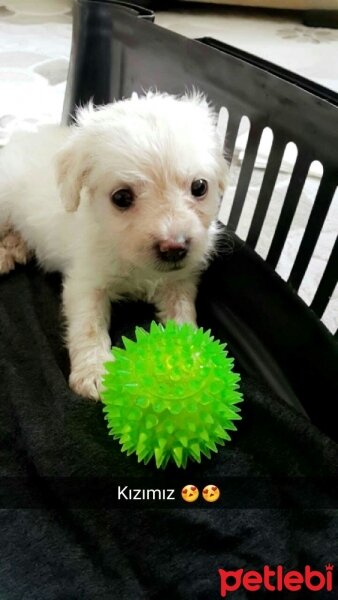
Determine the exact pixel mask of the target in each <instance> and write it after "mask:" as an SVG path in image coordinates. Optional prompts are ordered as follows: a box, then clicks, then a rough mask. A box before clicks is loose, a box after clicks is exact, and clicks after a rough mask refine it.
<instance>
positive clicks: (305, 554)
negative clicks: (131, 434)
mask: <svg viewBox="0 0 338 600" xmlns="http://www.w3.org/2000/svg"><path fill="white" fill-rule="evenodd" d="M60 291H61V280H60V277H59V276H58V275H44V274H43V273H41V272H40V271H39V269H38V268H37V267H36V265H35V264H34V263H32V264H31V265H29V266H28V267H26V268H18V269H17V270H16V271H15V272H14V273H12V274H10V275H9V276H6V277H3V278H2V279H1V281H0V300H1V304H0V327H1V336H0V370H1V397H0V465H1V479H0V509H1V510H0V597H1V598H3V599H6V600H19V599H20V600H21V599H24V600H52V599H53V600H54V599H55V600H56V599H57V600H61V599H64V600H71V599H74V600H79V599H85V600H96V599H97V600H112V599H115V598H116V599H121V600H122V599H130V600H134V599H143V598H144V599H152V598H154V599H155V598H156V599H157V598H158V599H160V598H161V599H163V598H167V597H168V598H169V597H171V598H177V599H180V598H182V600H183V599H184V600H189V599H203V600H204V599H205V600H210V599H213V598H219V597H220V578H219V574H218V569H219V568H224V569H228V570H236V569H240V568H243V569H245V570H247V569H250V568H252V569H256V570H258V571H260V572H261V571H262V569H263V566H264V565H270V566H271V568H272V567H274V566H277V565H283V567H284V569H286V570H287V569H299V570H302V569H303V568H304V566H305V565H310V566H311V568H312V569H318V570H320V571H322V572H324V573H325V565H327V563H335V560H336V558H337V550H338V522H337V517H338V513H337V508H338V496H337V479H336V477H337V467H338V453H337V445H336V443H335V442H334V440H333V438H334V437H335V431H336V429H337V427H336V425H335V423H334V420H333V417H332V415H330V405H332V404H331V403H332V402H334V401H335V400H337V397H338V395H337V377H336V374H337V364H338V362H336V361H337V360H338V357H337V350H336V348H335V346H334V343H333V341H332V340H331V339H330V338H329V336H328V335H327V333H326V332H325V330H324V328H323V327H322V326H321V325H320V324H319V323H317V322H316V320H315V318H314V317H313V316H312V315H308V314H306V313H307V312H308V311H307V309H306V308H305V306H304V305H303V304H302V303H301V302H300V301H299V299H297V298H296V297H293V296H292V294H291V293H290V291H289V290H287V289H286V286H285V285H284V284H283V283H282V282H281V281H280V280H279V278H278V277H277V276H275V275H272V274H270V273H268V269H267V268H266V267H265V265H264V263H263V261H260V259H258V258H257V257H255V256H254V255H253V253H251V252H250V251H249V250H248V249H247V248H245V247H242V248H241V245H240V244H238V247H235V249H234V251H233V252H232V253H230V254H229V253H227V252H225V253H224V254H223V253H221V254H220V256H219V257H218V258H217V260H215V261H214V263H213V265H212V266H211V268H210V269H209V270H208V272H207V273H206V275H205V277H204V279H203V282H202V284H201V292H200V296H199V300H198V314H199V320H200V324H201V325H203V326H205V327H208V326H211V327H212V329H213V331H214V333H215V335H216V336H217V337H219V338H221V339H222V340H225V341H226V340H227V341H228V342H229V349H230V351H231V352H232V353H233V355H234V356H235V358H236V368H237V371H239V372H241V374H242V390H243V393H244V397H245V401H244V403H243V404H242V405H241V406H242V417H243V420H242V421H241V422H239V425H238V431H237V432H234V434H233V436H232V441H231V442H229V443H227V444H226V445H225V446H224V447H223V448H221V449H220V451H219V453H218V454H213V457H212V459H211V460H207V459H204V460H203V461H202V463H201V464H200V465H198V464H196V463H194V464H193V463H191V464H190V465H189V466H188V468H187V470H186V471H182V472H181V471H178V470H177V469H176V468H175V467H174V465H172V466H169V467H168V468H167V469H166V470H165V471H164V472H162V471H161V472H159V471H157V470H156V469H155V467H154V466H153V465H152V464H149V465H148V466H144V465H138V464H137V461H136V459H135V457H134V456H131V457H127V456H126V455H124V454H122V453H121V452H120V449H119V444H118V443H117V442H116V441H113V440H112V438H111V437H109V436H108V434H107V427H106V422H105V420H104V418H103V413H102V407H101V405H100V404H95V403H93V402H90V401H89V400H86V399H84V398H80V397H78V396H76V395H75V394H73V393H72V392H71V391H70V390H69V388H68V385H67V377H68V373H69V363H68V356H67V352H66V350H65V348H64V346H63V344H62V325H61V317H60ZM152 318H153V312H152V308H151V307H149V306H147V305H143V304H141V303H136V304H134V305H130V304H129V305H126V304H121V305H119V306H117V307H115V308H114V310H113V318H112V331H111V334H112V339H113V342H114V343H117V344H119V343H120V338H121V335H122V334H124V335H126V334H127V335H132V334H133V330H134V327H135V325H136V324H139V325H144V326H147V324H148V323H149V322H150V320H151V319H152ZM287 330H288V331H287ZM305 413H306V414H305ZM189 483H191V484H194V485H197V486H198V488H199V489H200V497H199V499H198V500H197V502H196V503H194V504H189V505H188V504H185V503H184V502H183V500H182V498H181V493H180V490H181V488H182V487H183V485H185V484H189ZM210 483H213V484H216V485H218V487H219V488H220V490H221V497H220V499H219V501H218V502H217V503H215V504H209V505H208V504H207V503H206V502H205V501H204V500H203V499H202V498H201V489H202V488H203V486H204V485H206V484H210ZM119 485H120V486H122V487H123V488H124V487H125V486H128V488H127V489H128V490H133V489H148V488H156V489H160V490H168V489H174V497H175V500H174V501H171V500H168V499H167V500H163V501H162V500H156V501H155V502H152V501H146V500H144V501H140V503H138V501H137V500H134V501H133V500H126V499H125V497H124V495H123V494H122V497H121V498H120V500H118V486H119ZM336 568H338V564H337V561H336ZM266 593H267V592H266ZM335 593H336V594H337V589H336V592H335ZM316 595H317V596H318V598H326V597H327V598H332V597H337V596H334V592H332V593H330V592H326V591H321V592H319V593H317V594H316ZM316 595H315V596H316ZM263 596H264V597H265V592H264V591H263V590H261V591H260V592H258V593H257V598H261V597H263ZM277 596H278V597H282V598H288V597H289V596H290V597H292V598H293V597H300V598H307V597H309V598H312V597H315V596H313V593H312V592H307V591H305V590H303V591H301V592H299V595H298V596H297V594H296V595H295V594H293V593H290V592H286V591H284V592H283V593H282V594H277ZM227 597H229V598H232V597H233V598H247V597H250V598H252V597H253V598H254V597H255V594H252V593H251V592H250V593H249V592H246V591H245V590H244V589H243V588H241V589H240V590H238V591H237V592H234V593H233V594H230V593H229V594H228V596H227Z"/></svg>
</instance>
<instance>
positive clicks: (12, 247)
mask: <svg viewBox="0 0 338 600" xmlns="http://www.w3.org/2000/svg"><path fill="white" fill-rule="evenodd" d="M1 245H2V246H3V247H4V248H5V249H6V250H7V251H8V252H9V253H10V254H11V256H12V258H13V260H14V262H16V263H18V264H20V265H25V264H26V262H27V260H28V259H29V257H30V253H29V251H28V248H27V244H26V242H25V241H24V240H23V239H22V237H21V236H20V235H19V234H18V233H16V232H15V231H10V232H9V233H8V234H7V235H6V236H5V237H4V238H3V239H2V240H1Z"/></svg>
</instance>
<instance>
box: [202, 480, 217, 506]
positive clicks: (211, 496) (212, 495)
mask: <svg viewBox="0 0 338 600" xmlns="http://www.w3.org/2000/svg"><path fill="white" fill-rule="evenodd" d="M220 495H221V492H220V491H219V488H218V487H217V485H212V484H210V485H206V486H205V488H203V492H202V496H203V498H204V500H206V501H207V502H216V500H218V498H219V497H220Z"/></svg>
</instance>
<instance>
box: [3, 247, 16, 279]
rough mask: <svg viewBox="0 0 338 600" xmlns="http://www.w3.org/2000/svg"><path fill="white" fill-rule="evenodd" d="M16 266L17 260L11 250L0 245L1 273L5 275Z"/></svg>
mask: <svg viewBox="0 0 338 600" xmlns="http://www.w3.org/2000/svg"><path fill="white" fill-rule="evenodd" d="M14 267H15V261H14V258H13V255H12V253H11V251H10V250H8V249H7V248H4V247H3V246H0V275H5V274H6V273H9V272H10V271H12V270H13V269H14Z"/></svg>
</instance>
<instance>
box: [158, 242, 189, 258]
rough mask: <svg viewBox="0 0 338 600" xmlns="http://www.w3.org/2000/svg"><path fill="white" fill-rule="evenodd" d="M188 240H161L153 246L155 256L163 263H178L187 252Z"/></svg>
mask: <svg viewBox="0 0 338 600" xmlns="http://www.w3.org/2000/svg"><path fill="white" fill-rule="evenodd" d="M189 245H190V240H188V239H180V240H179V241H177V240H162V241H161V242H158V244H156V246H155V251H156V254H157V257H158V258H159V259H160V260H161V261H163V262H165V263H179V262H181V261H182V260H183V259H184V258H185V257H186V256H187V254H188V251H189Z"/></svg>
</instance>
